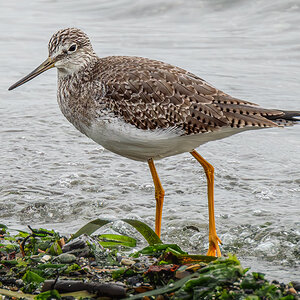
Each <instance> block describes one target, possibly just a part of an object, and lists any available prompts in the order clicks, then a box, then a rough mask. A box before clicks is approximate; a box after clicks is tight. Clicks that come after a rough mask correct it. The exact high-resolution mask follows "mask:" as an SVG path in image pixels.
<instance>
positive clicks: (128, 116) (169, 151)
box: [9, 28, 300, 256]
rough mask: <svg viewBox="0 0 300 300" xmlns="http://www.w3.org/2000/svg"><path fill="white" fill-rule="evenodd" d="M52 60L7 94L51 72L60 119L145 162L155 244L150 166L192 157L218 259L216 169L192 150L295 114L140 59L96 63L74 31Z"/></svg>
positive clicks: (55, 46)
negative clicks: (201, 176)
mask: <svg viewBox="0 0 300 300" xmlns="http://www.w3.org/2000/svg"><path fill="white" fill-rule="evenodd" d="M48 51H49V57H48V58H47V59H46V60H45V61H44V62H43V63H42V64H41V65H40V66H39V67H37V68H36V69H35V70H34V71H32V72H31V73H30V74H28V75H27V76H25V77H24V78H22V79H21V80H19V81H18V82H16V83H15V84H14V85H12V86H11V87H10V88H9V90H12V89H14V88H16V87H18V86H20V85H22V84H23V83H25V82H27V81H29V80H31V79H33V78H34V77H36V76H38V75H39V74H41V73H43V72H44V71H46V70H49V69H51V68H53V67H56V68H57V70H58V73H57V74H58V91H57V100H58V104H59V107H60V109H61V111H62V113H63V114H64V115H65V117H66V118H67V119H68V120H69V121H70V122H71V123H72V124H73V125H74V126H75V127H76V128H77V129H78V130H79V131H80V132H82V133H83V134H85V135H86V136H88V137H89V138H91V139H92V140H94V141H95V142H96V143H98V144H100V145H102V146H103V147H104V148H106V149H108V150H110V151H112V152H114V153H117V154H119V155H122V156H125V157H127V158H130V159H133V160H138V161H144V162H148V165H149V168H150V172H151V175H152V178H153V182H154V187H155V199H156V216H155V232H156V234H157V235H158V236H160V232H161V219H162V208H163V201H164V194H165V192H164V189H163V187H162V185H161V182H160V179H159V177H158V174H157V172H156V169H155V165H154V160H157V159H162V158H164V157H168V156H172V155H177V154H180V153H184V152H190V153H191V155H192V156H193V157H194V158H195V159H196V160H197V161H198V162H199V163H200V164H201V165H202V167H203V168H204V171H205V174H206V177H207V194H208V215H209V248H208V252H207V255H210V256H216V255H217V256H221V251H220V247H219V244H220V243H221V240H220V239H219V237H218V235H217V233H216V225H215V214H214V168H213V166H212V165H211V164H209V163H208V162H207V161H206V160H205V159H204V158H203V157H202V156H200V154H198V152H196V150H195V149H196V148H197V147H199V146H200V145H202V144H204V143H207V142H209V141H213V140H218V139H222V138H225V137H228V136H231V135H233V134H236V133H239V132H242V131H245V130H250V129H258V128H267V127H278V126H282V125H289V124H292V123H294V122H295V121H299V120H298V119H296V118H295V117H297V116H300V111H284V110H278V109H266V108H262V107H260V106H258V105H257V104H255V103H251V102H248V101H245V100H241V99H237V98H234V97H231V96H230V95H228V94H226V93H224V92H222V91H220V90H218V89H216V88H215V87H213V86H212V85H211V84H209V83H207V82H206V81H205V80H203V79H201V78H200V77H198V76H197V75H194V74H192V73H190V72H188V71H186V70H184V69H181V68H179V67H176V66H172V65H170V64H167V63H164V62H161V61H157V60H152V59H148V58H143V57H128V56H109V57H104V58H99V57H98V56H97V55H96V54H95V52H94V50H93V48H92V45H91V42H90V39H89V38H88V36H87V35H86V34H85V33H84V32H83V31H81V30H80V29H77V28H67V29H62V30H59V31H58V32H56V33H55V34H54V35H53V36H52V37H51V39H50V41H49V44H48Z"/></svg>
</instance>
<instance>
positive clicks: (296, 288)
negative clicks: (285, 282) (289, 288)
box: [291, 281, 300, 292]
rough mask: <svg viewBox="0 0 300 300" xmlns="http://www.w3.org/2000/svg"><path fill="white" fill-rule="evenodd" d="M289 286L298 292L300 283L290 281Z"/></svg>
mask: <svg viewBox="0 0 300 300" xmlns="http://www.w3.org/2000/svg"><path fill="white" fill-rule="evenodd" d="M291 284H292V285H293V287H294V289H295V290H296V291H298V292H300V281H292V282H291Z"/></svg>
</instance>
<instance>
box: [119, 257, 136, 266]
mask: <svg viewBox="0 0 300 300" xmlns="http://www.w3.org/2000/svg"><path fill="white" fill-rule="evenodd" d="M134 264H135V261H133V260H131V259H128V258H122V259H121V265H124V266H132V265H134Z"/></svg>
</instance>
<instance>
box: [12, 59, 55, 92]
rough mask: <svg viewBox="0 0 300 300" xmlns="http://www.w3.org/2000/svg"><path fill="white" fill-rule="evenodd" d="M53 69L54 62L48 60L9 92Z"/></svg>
mask: <svg viewBox="0 0 300 300" xmlns="http://www.w3.org/2000/svg"><path fill="white" fill-rule="evenodd" d="M53 67H54V62H53V60H52V59H51V58H47V59H46V60H45V61H44V62H43V63H42V64H41V65H40V66H38V67H37V68H36V69H34V70H33V71H32V72H31V73H29V74H28V75H27V76H25V77H24V78H22V79H20V80H19V81H17V82H16V83H15V84H13V85H12V86H10V87H9V88H8V90H9V91H11V90H13V89H15V88H16V87H18V86H20V85H22V84H24V83H26V82H27V81H29V80H31V79H33V78H34V77H36V76H38V75H40V74H42V73H43V72H45V71H47V70H49V69H51V68H53Z"/></svg>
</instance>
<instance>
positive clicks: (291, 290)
mask: <svg viewBox="0 0 300 300" xmlns="http://www.w3.org/2000/svg"><path fill="white" fill-rule="evenodd" d="M289 292H290V293H291V294H297V291H296V290H295V289H294V288H293V287H292V288H289Z"/></svg>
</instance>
